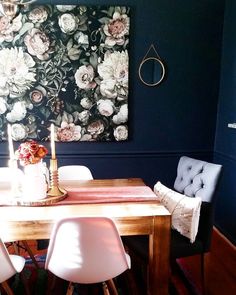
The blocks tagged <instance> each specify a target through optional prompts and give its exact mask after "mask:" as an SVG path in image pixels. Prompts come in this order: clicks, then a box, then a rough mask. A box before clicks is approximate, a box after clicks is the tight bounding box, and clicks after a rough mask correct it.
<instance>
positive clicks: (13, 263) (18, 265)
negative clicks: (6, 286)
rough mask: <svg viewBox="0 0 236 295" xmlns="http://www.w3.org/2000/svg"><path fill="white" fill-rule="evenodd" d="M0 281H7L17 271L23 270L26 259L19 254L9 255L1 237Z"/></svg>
mask: <svg viewBox="0 0 236 295" xmlns="http://www.w3.org/2000/svg"><path fill="white" fill-rule="evenodd" d="M0 265H1V267H0V283H2V282H5V281H6V280H8V279H9V278H11V277H12V276H14V275H15V274H16V273H19V272H21V271H22V269H23V267H24V265H25V259H24V258H23V257H21V256H19V255H9V253H8V251H7V248H6V246H5V244H4V243H3V241H2V240H1V238H0Z"/></svg>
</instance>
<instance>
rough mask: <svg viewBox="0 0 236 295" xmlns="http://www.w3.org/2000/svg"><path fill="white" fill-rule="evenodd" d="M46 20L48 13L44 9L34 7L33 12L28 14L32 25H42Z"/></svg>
mask: <svg viewBox="0 0 236 295" xmlns="http://www.w3.org/2000/svg"><path fill="white" fill-rule="evenodd" d="M47 18H48V12H47V10H46V8H45V7H43V6H38V7H35V8H34V9H33V10H31V11H30V13H29V20H31V21H32V23H34V24H35V23H43V22H45V21H46V20H47Z"/></svg>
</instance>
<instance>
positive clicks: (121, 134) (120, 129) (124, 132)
mask: <svg viewBox="0 0 236 295" xmlns="http://www.w3.org/2000/svg"><path fill="white" fill-rule="evenodd" d="M114 136H115V139H116V140H117V141H121V140H126V139H127V138H128V129H127V127H126V126H124V125H120V126H117V127H116V128H115V129H114Z"/></svg>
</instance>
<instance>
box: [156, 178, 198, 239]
mask: <svg viewBox="0 0 236 295" xmlns="http://www.w3.org/2000/svg"><path fill="white" fill-rule="evenodd" d="M154 192H155V194H156V195H157V197H158V199H159V201H160V202H161V203H162V204H163V205H164V206H165V207H166V208H167V209H168V211H169V212H170V213H171V225H172V227H173V228H174V229H176V230H177V231H178V232H179V233H180V234H182V235H183V236H185V237H187V238H189V239H190V242H191V243H193V242H194V241H195V239H196V235H197V232H198V224H199V216H200V209H201V202H202V200H201V198H199V197H195V198H191V197H188V196H185V195H183V194H180V193H178V192H176V191H173V190H171V189H169V188H168V187H166V186H164V185H163V184H161V183H160V182H159V181H158V182H157V183H156V184H155V186H154Z"/></svg>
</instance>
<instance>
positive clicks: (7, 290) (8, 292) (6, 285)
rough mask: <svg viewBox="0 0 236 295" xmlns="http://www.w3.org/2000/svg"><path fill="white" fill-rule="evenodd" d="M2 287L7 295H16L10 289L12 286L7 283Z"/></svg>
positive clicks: (3, 283)
mask: <svg viewBox="0 0 236 295" xmlns="http://www.w3.org/2000/svg"><path fill="white" fill-rule="evenodd" d="M1 285H2V287H3V289H4V291H5V292H6V293H7V295H14V293H13V291H12V289H11V288H10V286H9V285H8V282H7V281H5V282H2V283H1Z"/></svg>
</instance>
